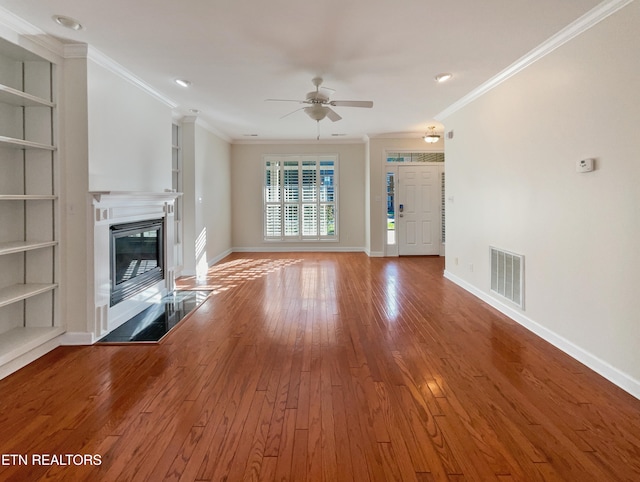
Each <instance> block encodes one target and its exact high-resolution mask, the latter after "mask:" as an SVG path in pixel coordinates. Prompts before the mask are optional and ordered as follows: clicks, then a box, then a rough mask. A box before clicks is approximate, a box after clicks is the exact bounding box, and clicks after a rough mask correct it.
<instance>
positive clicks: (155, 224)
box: [110, 219, 164, 306]
mask: <svg viewBox="0 0 640 482" xmlns="http://www.w3.org/2000/svg"><path fill="white" fill-rule="evenodd" d="M110 234H111V236H110V238H111V239H110V248H111V249H110V253H111V254H110V258H111V259H110V281H111V306H114V305H116V304H117V303H120V302H121V301H122V300H125V299H127V298H130V297H132V296H133V295H135V294H136V293H139V292H140V291H142V290H144V289H145V288H147V287H149V286H152V285H154V284H155V283H157V282H158V281H160V280H163V279H164V221H163V219H152V220H148V221H140V222H135V223H126V224H113V225H111V226H110Z"/></svg>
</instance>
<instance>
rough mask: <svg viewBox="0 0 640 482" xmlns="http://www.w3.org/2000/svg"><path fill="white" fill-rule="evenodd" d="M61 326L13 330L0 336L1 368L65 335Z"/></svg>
mask: <svg viewBox="0 0 640 482" xmlns="http://www.w3.org/2000/svg"><path fill="white" fill-rule="evenodd" d="M64 331H65V329H64V328H63V327H60V326H50V327H32V328H24V327H18V328H13V329H11V330H9V331H6V332H4V333H2V334H0V366H2V365H4V364H5V363H7V362H10V361H11V360H13V359H14V358H17V357H19V356H20V355H24V354H25V353H28V352H29V351H31V350H33V349H34V348H37V347H39V346H40V345H43V344H44V343H46V342H48V341H49V340H53V339H54V338H55V337H57V336H60V335H62V334H63V333H64Z"/></svg>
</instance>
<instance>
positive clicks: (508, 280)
mask: <svg viewBox="0 0 640 482" xmlns="http://www.w3.org/2000/svg"><path fill="white" fill-rule="evenodd" d="M491 291H493V292H494V293H497V294H499V295H500V296H502V297H503V298H506V299H507V300H509V301H511V302H512V303H515V304H516V305H518V306H519V307H520V308H522V309H524V256H523V255H521V254H515V253H510V252H508V251H504V250H501V249H498V248H494V247H493V246H492V247H491Z"/></svg>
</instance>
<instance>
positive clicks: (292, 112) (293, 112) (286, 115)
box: [280, 107, 308, 119]
mask: <svg viewBox="0 0 640 482" xmlns="http://www.w3.org/2000/svg"><path fill="white" fill-rule="evenodd" d="M307 108H308V107H300V108H299V109H296V110H294V111H291V112H289V113H288V114H285V115H283V116H282V117H280V119H284V118H285V117H289V116H290V115H291V114H295V113H296V112H298V111H299V110H302V109H307Z"/></svg>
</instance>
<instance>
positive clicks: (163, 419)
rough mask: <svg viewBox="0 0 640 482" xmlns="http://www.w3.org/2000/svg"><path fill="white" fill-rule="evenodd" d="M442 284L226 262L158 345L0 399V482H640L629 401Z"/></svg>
mask: <svg viewBox="0 0 640 482" xmlns="http://www.w3.org/2000/svg"><path fill="white" fill-rule="evenodd" d="M443 267H444V266H443V260H442V259H440V258H432V257H417V258H401V259H397V258H396V259H393V258H387V259H382V258H368V257H367V256H365V255H364V254H359V253H358V254H356V253H339V254H319V253H305V254H299V253H287V254H244V253H237V254H234V255H231V256H229V257H227V258H226V259H225V260H223V261H222V262H221V263H219V264H218V265H216V266H215V267H213V268H212V269H211V270H210V272H209V277H208V278H207V279H206V280H200V281H198V282H196V281H195V280H191V279H184V280H181V282H180V284H181V285H182V286H183V287H192V286H196V285H197V286H199V287H202V288H207V289H211V290H213V293H212V295H211V296H210V297H209V299H208V300H207V301H206V302H205V303H204V304H203V305H202V306H200V308H198V309H197V310H196V311H195V312H194V313H193V314H192V315H190V316H189V317H188V318H187V319H185V320H184V321H183V322H182V323H181V324H180V325H179V326H178V327H177V328H176V329H175V330H174V331H172V332H171V333H170V334H169V335H168V336H167V337H166V338H165V339H164V340H163V341H162V342H161V343H160V344H158V345H151V346H139V345H138V346H91V347H60V348H58V349H56V350H54V351H53V352H51V353H49V354H48V355H46V356H44V357H43V358H41V359H39V360H38V361H36V362H35V363H33V364H31V365H29V366H27V367H25V368H24V369H22V370H20V371H19V372H17V373H15V374H13V375H11V376H9V377H7V378H6V379H4V380H1V381H0V457H1V458H0V480H2V481H37V480H43V481H44V480H46V481H57V480H63V481H73V482H76V481H82V480H86V481H107V482H110V481H119V480H131V481H161V480H169V481H209V480H216V481H218V480H226V481H230V482H235V481H243V480H255V481H262V480H264V481H271V480H278V481H280V480H291V481H296V482H298V481H305V480H306V481H329V482H334V481H356V482H366V481H414V482H427V481H428V482H433V481H457V482H459V481H481V482H484V481H500V482H507V481H527V482H528V481H570V482H578V481H598V482H603V481H633V480H635V481H637V480H640V401H639V400H637V399H635V398H633V397H632V396H630V395H628V394H626V393H625V392H623V391H622V390H620V389H618V388H617V387H615V386H613V385H612V384H610V383H609V382H607V381H606V380H604V379H603V378H601V377H600V376H598V375H596V374H595V373H593V372H591V371H590V370H588V369H587V368H585V367H584V366H582V365H581V364H580V363H578V362H576V361H575V360H573V359H571V358H569V357H568V356H566V355H564V354H563V353H561V352H560V351H558V350H556V349H555V348H553V347H552V346H550V345H549V344H547V343H546V342H544V341H542V340H540V339H539V338H537V337H536V336H534V335H532V334H531V333H529V332H527V331H526V330H525V329H523V328H522V327H520V326H518V325H517V324H515V323H513V322H512V321H510V320H509V319H507V318H506V317H504V316H503V315H501V314H499V313H497V312H496V311H495V310H493V309H492V308H490V307H488V306H487V305H485V304H483V303H482V302H480V301H478V300H477V299H476V298H474V297H473V296H472V295H470V294H468V293H466V292H465V291H463V290H462V289H460V288H458V287H457V286H455V285H454V284H452V283H450V282H449V281H447V280H445V279H443V277H442V271H443ZM3 454H4V455H3ZM10 454H16V455H26V456H27V457H28V460H27V463H26V464H20V463H19V462H20V460H19V458H14V459H11V458H10ZM37 454H45V455H48V456H49V458H50V459H51V457H52V456H53V455H56V454H57V455H58V458H59V459H60V460H62V462H65V461H67V462H68V463H67V465H60V464H51V460H49V461H48V462H49V465H44V464H42V462H40V463H34V460H33V459H32V457H33V456H34V455H37ZM66 454H71V455H74V454H77V455H82V454H88V455H94V454H96V455H98V456H99V459H100V460H99V461H100V465H90V464H86V463H85V464H83V465H75V462H77V461H78V460H79V459H77V458H76V459H75V460H74V458H73V457H71V458H66V459H65V458H64V457H65V455H66ZM39 460H41V461H42V460H45V459H42V458H41V459H39ZM91 460H92V461H94V462H95V459H91ZM35 462H37V460H36V461H35Z"/></svg>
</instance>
